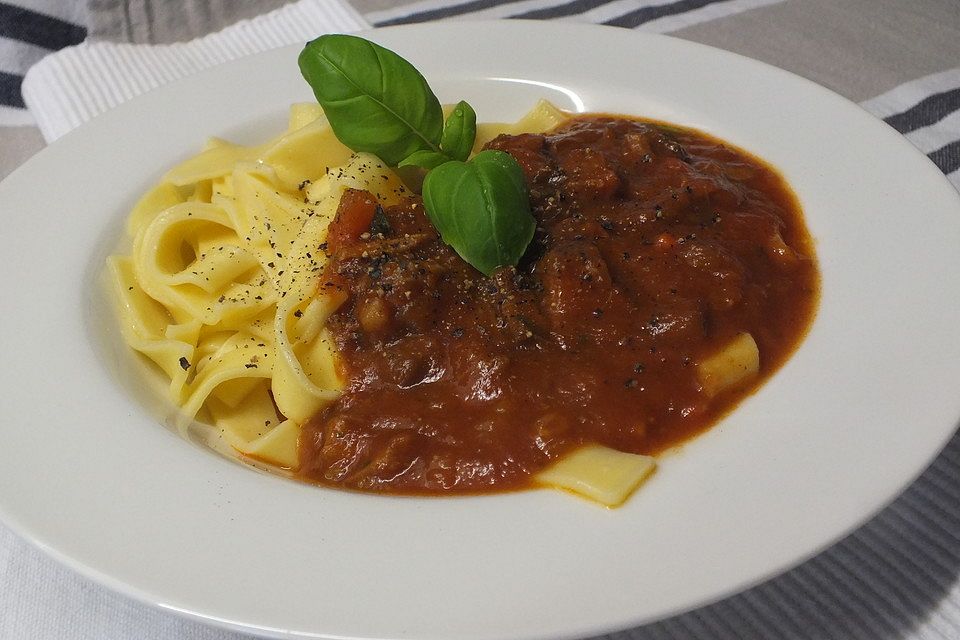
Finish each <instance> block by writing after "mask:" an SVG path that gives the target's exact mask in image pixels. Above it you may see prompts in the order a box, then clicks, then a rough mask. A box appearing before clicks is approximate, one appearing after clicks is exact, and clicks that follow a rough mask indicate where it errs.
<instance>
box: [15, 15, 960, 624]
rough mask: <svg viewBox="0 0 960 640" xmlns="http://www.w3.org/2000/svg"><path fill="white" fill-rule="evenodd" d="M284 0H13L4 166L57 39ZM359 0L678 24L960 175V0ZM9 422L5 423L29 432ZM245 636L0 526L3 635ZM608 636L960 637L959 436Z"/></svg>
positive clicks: (197, 28)
mask: <svg viewBox="0 0 960 640" xmlns="http://www.w3.org/2000/svg"><path fill="white" fill-rule="evenodd" d="M283 4H284V2H283V1H282V0H256V1H255V2H232V1H230V0H207V1H203V2H201V1H200V0H170V1H167V2H163V1H161V0H152V1H151V0H88V2H86V3H83V2H57V1H56V0H12V1H10V0H8V1H3V0H0V177H2V176H3V175H6V174H7V173H9V172H10V171H12V170H13V169H14V168H15V167H17V166H19V165H20V164H21V163H22V162H24V161H25V160H26V159H27V158H29V156H31V155H32V154H33V153H36V152H37V151H38V150H40V149H41V148H42V147H43V146H44V140H43V137H42V136H41V134H40V132H39V130H38V129H37V128H36V127H35V126H33V125H32V118H31V115H30V113H29V112H28V111H27V110H26V109H25V106H24V104H23V101H22V98H21V97H20V92H19V89H20V84H21V82H22V78H23V74H24V73H25V71H26V70H27V68H28V67H29V66H30V65H32V64H33V63H35V62H36V61H38V60H39V59H41V58H42V57H43V56H44V55H46V54H48V53H49V52H50V51H51V50H54V49H59V48H61V47H64V46H69V45H72V44H76V43H79V42H81V41H83V40H84V39H86V38H89V39H90V40H107V41H113V42H129V43H136V44H156V43H168V42H179V41H185V40H189V39H191V38H194V37H198V36H202V35H204V34H207V33H210V32H212V31H215V30H217V29H220V28H222V27H225V26H227V25H230V24H233V23H235V22H236V21H238V20H241V19H245V18H250V17H252V16H255V15H258V14H260V13H263V12H265V11H269V10H271V9H273V8H276V7H279V6H281V5H283ZM351 4H352V5H353V6H354V7H355V8H356V9H357V10H358V11H359V12H360V13H361V14H363V15H364V17H365V18H366V19H367V20H368V21H369V22H370V23H371V24H373V25H377V26H379V25H387V24H399V23H404V22H418V21H427V20H438V19H448V20H462V19H475V18H511V17H514V18H515V17H525V18H534V19H561V20H576V21H584V22H595V23H607V24H615V25H617V26H623V27H626V28H637V29H644V30H649V31H657V32H661V33H669V34H671V35H673V36H676V37H680V38H685V39H688V40H693V41H696V42H701V43H705V44H710V45H713V46H717V47H720V48H723V49H728V50H731V51H736V52H738V53H742V54H744V55H747V56H750V57H752V58H756V59H759V60H763V61H765V62H769V63H771V64H774V65H776V66H778V67H781V68H784V69H787V70H790V71H793V72H794V73H798V74H799V75H802V76H805V77H807V78H810V79H811V80H814V81H816V82H818V83H820V84H823V85H824V86H827V87H829V88H830V89H833V90H834V91H836V92H837V93H840V94H841V95H844V96H846V97H847V98H850V99H851V100H854V101H856V102H859V103H861V104H862V105H863V106H864V107H865V108H867V109H868V110H870V111H872V112H873V113H874V114H875V115H878V116H879V117H882V118H884V119H885V120H887V122H888V123H889V124H891V125H892V126H894V127H896V128H897V129H898V130H900V131H901V132H903V133H904V134H905V135H906V136H907V137H908V139H910V140H911V141H912V142H913V143H914V144H916V145H917V146H918V147H920V148H921V149H922V150H923V151H924V152H925V153H927V154H928V155H929V156H930V157H931V159H932V160H934V162H936V163H937V164H938V166H940V168H941V169H942V170H943V171H944V172H945V173H946V174H947V175H948V176H949V177H950V178H951V180H952V181H953V183H954V185H956V186H960V3H958V2H956V1H955V0H919V1H917V2H908V1H906V0H904V1H897V0H840V1H831V0H675V1H673V2H670V1H664V0H652V1H651V0H610V1H605V0H513V1H503V0H467V1H464V0H425V1H421V2H394V1H391V0H353V1H352V3H351ZM919 208H921V207H918V209H919ZM0 216H2V212H0ZM6 418H7V420H8V421H7V422H5V423H3V424H0V429H9V428H15V427H16V425H15V424H14V422H13V421H12V420H10V419H9V417H6ZM905 428H909V425H905ZM39 472H42V469H39V468H38V473H39ZM241 637H243V636H242V635H240V634H237V633H232V632H226V631H222V630H219V629H214V628H211V627H207V626H205V625H202V624H199V623H195V622H191V621H186V620H183V619H180V618H178V617H175V616H173V615H171V614H168V613H166V612H163V611H159V610H156V609H153V608H151V607H148V606H145V605H142V604H139V603H136V602H133V601H131V600H128V599H127V598H125V597H123V596H119V595H116V594H114V593H112V592H110V591H107V590H105V589H103V588H101V587H99V586H98V585H95V584H93V583H91V582H89V581H87V580H86V579H84V578H82V577H80V576H78V575H76V574H74V573H73V572H71V571H70V570H69V569H66V568H64V567H62V566H60V565H59V564H57V563H55V562H54V561H53V560H51V559H50V558H48V557H47V556H45V555H44V554H43V553H41V552H40V551H39V550H36V549H34V548H33V547H31V546H29V545H28V544H26V543H25V542H23V541H21V540H19V539H18V538H17V537H16V536H14V534H12V533H11V532H10V531H9V530H7V529H5V528H4V527H3V526H2V525H0V639H7V638H33V639H46V638H50V639H53V638H58V639H59V638H65V639H68V640H72V639H74V638H82V639H86V638H91V639H93V638H96V639H103V638H123V639H126V638H131V639H132V638H137V639H145V640H149V639H154V638H156V639H161V638H163V639H168V638H186V639H189V640H213V639H216V640H227V639H238V638H241ZM607 638H608V640H626V639H628V638H630V639H633V640H647V639H651V640H652V639H661V638H758V639H759V638H843V639H846V638H851V639H852V638H858V639H859V638H862V639H869V640H877V639H890V640H892V639H906V638H910V639H911V640H912V639H928V638H930V639H934V638H937V639H960V438H958V437H955V438H954V439H953V440H952V441H951V442H950V444H949V445H948V446H947V448H946V450H945V451H944V452H943V453H942V454H941V455H940V456H939V457H938V458H937V460H936V461H935V462H934V463H933V465H932V466H931V467H930V468H929V469H928V470H927V471H926V472H925V473H924V474H923V476H922V477H921V478H920V479H919V480H918V481H917V482H916V483H914V484H913V485H912V486H911V487H910V488H909V489H908V490H907V491H906V492H905V493H904V494H903V495H902V496H901V497H900V498H898V499H897V500H896V501H895V502H894V503H893V504H892V505H890V506H889V507H888V508H887V509H885V510H884V511H883V512H882V513H881V514H880V515H878V516H877V517H876V518H874V519H873V520H872V521H871V522H870V523H868V524H867V525H865V526H864V527H862V528H861V529H859V530H857V531H856V532H854V533H853V534H852V535H851V536H849V537H848V538H847V539H845V540H844V541H842V542H840V543H839V544H837V545H835V546H834V547H832V548H830V549H829V550H827V551H825V552H824V553H822V554H820V555H818V556H817V557H815V558H814V559H812V560H810V561H808V562H806V563H805V564H803V565H801V566H800V567H797V568H796V569H794V570H792V571H790V572H788V573H787V574H785V575H783V576H780V577H779V578H776V579H774V580H771V581H769V582H767V583H765V584H763V585H761V586H759V587H756V588H754V589H751V590H749V591H747V592H745V593H742V594H740V595H737V596H734V597H732V598H728V599H726V600H723V601H721V602H719V603H716V604H714V605H711V606H708V607H704V608H701V609H698V610H696V611H692V612H689V613H686V614H683V615H680V616H677V617H674V618H671V619H668V620H665V621H662V622H659V623H655V624H652V625H647V626H644V627H640V628H637V629H632V630H628V631H624V632H621V633H618V634H613V635H610V636H607Z"/></svg>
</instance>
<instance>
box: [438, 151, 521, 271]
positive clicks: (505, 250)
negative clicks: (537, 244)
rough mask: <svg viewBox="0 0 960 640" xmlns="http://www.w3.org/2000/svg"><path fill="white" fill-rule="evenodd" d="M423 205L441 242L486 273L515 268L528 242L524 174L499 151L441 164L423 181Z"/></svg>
mask: <svg viewBox="0 0 960 640" xmlns="http://www.w3.org/2000/svg"><path fill="white" fill-rule="evenodd" d="M423 202H424V205H425V207H426V210H427V215H428V216H429V218H430V221H431V222H432V223H433V226H435V227H436V228H437V231H439V232H440V237H441V238H443V241H444V242H446V243H447V244H449V245H450V246H451V247H453V249H454V250H455V251H456V252H457V253H458V254H460V257H461V258H463V259H464V260H466V261H467V262H468V263H470V264H471V265H473V266H474V267H476V268H477V269H478V270H479V271H482V272H483V273H484V274H486V275H490V274H491V273H493V271H494V270H495V269H497V267H502V266H505V265H516V264H517V262H518V261H519V260H520V257H521V256H522V255H523V253H524V251H526V249H527V245H529V244H530V240H531V239H533V232H534V230H535V228H536V221H535V220H534V218H533V215H532V214H531V213H530V199H529V195H528V193H527V185H526V182H525V180H524V176H523V170H522V169H521V168H520V165H518V164H517V161H516V160H514V159H513V156H511V155H510V154H508V153H505V152H503V151H495V150H492V149H488V150H486V151H481V152H480V153H478V154H477V155H476V156H474V157H473V158H472V159H471V160H470V161H469V162H459V161H453V162H448V163H446V164H442V165H440V166H439V167H437V168H436V169H434V170H433V171H431V172H430V173H428V174H427V177H426V179H425V180H424V182H423Z"/></svg>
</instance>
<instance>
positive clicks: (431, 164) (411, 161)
mask: <svg viewBox="0 0 960 640" xmlns="http://www.w3.org/2000/svg"><path fill="white" fill-rule="evenodd" d="M444 162H450V158H448V157H447V156H445V155H443V154H442V153H437V152H436V151H414V152H413V153H411V154H410V155H409V156H407V157H406V158H404V159H403V160H401V161H400V163H399V164H398V165H397V166H398V167H423V168H424V169H427V170H428V171H429V170H430V169H436V168H437V167H439V166H440V165H442V164H443V163H444Z"/></svg>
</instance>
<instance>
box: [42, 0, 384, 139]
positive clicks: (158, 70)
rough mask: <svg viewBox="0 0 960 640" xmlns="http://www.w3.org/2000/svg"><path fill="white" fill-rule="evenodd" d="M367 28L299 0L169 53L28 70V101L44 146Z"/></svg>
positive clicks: (81, 49) (122, 49) (95, 49)
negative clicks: (241, 62) (178, 86)
mask: <svg viewBox="0 0 960 640" xmlns="http://www.w3.org/2000/svg"><path fill="white" fill-rule="evenodd" d="M369 26H370V25H369V23H367V22H366V21H365V20H364V19H363V18H362V17H361V16H360V14H359V13H357V12H356V10H354V9H353V8H352V7H351V6H350V5H348V4H347V3H346V2H343V1H342V0H299V2H294V3H292V4H289V5H286V6H284V7H281V8H280V9H276V10H275V11H271V12H270V13H266V14H263V15H261V16H257V17H256V18H253V19H252V20H244V21H242V22H238V23H237V24H234V25H232V26H229V27H227V28H226V29H223V30H222V31H218V32H217V33H212V34H210V35H207V36H204V37H202V38H197V39H196V40H191V41H190V42H185V43H177V44H168V45H137V44H116V43H112V42H96V43H86V42H85V43H83V44H80V45H77V46H75V47H68V48H66V49H62V50H61V51H59V52H57V53H55V54H52V55H49V56H47V57H46V58H44V59H43V60H41V61H40V62H39V63H37V64H36V65H34V66H33V67H31V68H30V70H29V71H28V72H27V74H26V77H25V78H24V81H23V99H24V102H26V104H27V107H28V108H29V109H30V111H31V113H32V114H33V116H34V117H35V118H36V121H37V126H38V127H39V128H40V132H41V133H42V134H43V137H44V138H46V140H47V142H52V141H53V140H56V139H57V138H59V137H60V136H62V135H63V134H65V133H67V132H68V131H70V130H71V129H73V128H74V127H77V126H79V125H81V124H83V123H84V122H86V121H87V120H89V119H91V118H93V117H94V116H96V115H98V114H100V113H103V112H104V111H107V110H108V109H111V108H113V107H115V106H117V105H118V104H120V103H121V102H124V101H126V100H129V99H130V98H132V97H134V96H136V95H139V94H141V93H143V92H145V91H149V90H150V89H153V88H156V87H159V86H160V85H162V84H165V83H167V82H170V81H171V80H176V79H178V78H182V77H184V76H188V75H191V74H193V73H196V72H197V71H200V70H201V69H206V68H208V67H213V66H216V65H218V64H221V63H223V62H226V61H227V60H233V59H235V58H240V57H243V56H245V55H249V54H251V53H257V52H259V51H266V50H267V49H274V48H276V47H280V46H283V45H287V44H292V43H295V42H306V41H307V40H311V39H313V38H315V37H317V35H319V34H321V33H333V32H338V33H342V32H351V31H359V30H361V29H366V28H368V27H369Z"/></svg>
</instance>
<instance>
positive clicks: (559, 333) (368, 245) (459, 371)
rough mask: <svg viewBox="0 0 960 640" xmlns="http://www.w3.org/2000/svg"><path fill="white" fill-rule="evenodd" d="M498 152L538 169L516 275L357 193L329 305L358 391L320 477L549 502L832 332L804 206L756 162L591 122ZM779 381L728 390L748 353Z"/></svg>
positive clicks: (321, 455)
mask: <svg viewBox="0 0 960 640" xmlns="http://www.w3.org/2000/svg"><path fill="white" fill-rule="evenodd" d="M487 146H488V147H489V148H496V149H500V150H503V151H506V152H508V153H510V154H512V155H513V156H514V157H515V158H516V159H517V160H518V161H519V163H520V165H521V166H522V168H523V170H524V172H525V175H526V178H527V182H528V187H529V191H530V195H531V204H532V209H533V212H534V215H535V217H536V219H537V224H538V226H537V231H536V235H535V237H534V240H533V243H532V244H531V246H530V248H529V250H528V251H527V254H526V255H525V256H524V258H523V259H522V260H521V262H520V264H519V265H518V266H517V267H516V268H501V269H499V270H498V271H496V272H495V273H494V274H493V275H492V276H491V277H489V278H487V277H484V276H482V275H481V274H480V273H479V272H477V271H476V270H474V269H472V268H471V267H470V266H469V265H467V264H466V263H464V262H463V261H462V260H461V259H460V258H459V257H458V256H457V255H456V254H455V253H454V252H453V251H452V250H451V249H450V248H449V247H448V246H446V245H445V244H444V243H443V242H442V240H441V239H440V238H439V236H438V235H437V233H436V231H435V230H434V229H433V227H432V226H431V225H430V223H429V221H428V220H427V217H426V215H425V213H424V210H423V205H422V202H421V201H420V200H419V198H417V197H409V198H407V199H405V200H403V201H402V202H400V203H399V204H395V205H392V206H386V207H382V206H380V205H379V204H378V202H377V201H376V198H375V197H374V196H373V195H371V194H369V193H366V192H363V191H348V192H347V193H346V195H345V196H344V198H343V200H342V202H341V204H340V207H339V210H338V212H337V216H336V218H335V219H334V221H333V223H332V224H331V226H330V229H329V232H328V242H327V244H326V246H325V249H326V253H327V256H328V262H327V263H326V266H325V268H324V272H323V278H322V281H323V282H322V288H321V291H326V292H327V293H331V294H336V295H340V296H343V295H344V294H345V295H346V299H345V302H343V304H342V305H341V306H340V307H339V308H338V309H337V310H336V311H335V312H334V313H333V314H332V315H331V316H330V318H329V319H328V321H327V327H328V329H329V331H330V334H331V336H332V339H333V341H334V342H335V345H336V350H337V353H338V358H339V366H340V369H341V374H342V376H343V377H344V378H345V379H346V387H345V389H344V390H343V393H342V394H341V395H340V396H339V399H337V400H336V401H335V402H333V403H332V404H331V405H330V406H328V407H327V408H325V409H324V410H322V411H320V412H319V413H317V414H316V415H314V417H313V418H312V419H310V420H309V421H308V422H307V423H306V424H305V425H304V427H303V430H302V432H301V435H300V440H299V465H300V467H299V471H298V472H297V474H298V475H299V477H301V478H303V479H306V480H309V481H312V482H318V483H322V484H329V485H336V486H340V487H347V488H352V489H360V490H371V491H384V492H396V493H414V494H423V493H427V494H439V493H450V492H454V493H456V492H459V493H476V492H482V491H489V490H506V489H516V488H523V487H526V486H529V485H530V484H531V482H532V478H533V477H534V476H535V474H536V473H537V472H538V471H540V470H542V469H544V468H545V467H547V466H548V465H550V464H551V463H552V462H554V461H556V460H558V459H559V458H562V457H563V456H564V455H566V454H567V453H569V452H571V451H572V450H574V449H576V448H577V447H579V446H581V445H584V444H589V443H596V444H600V445H604V446H608V447H611V448H613V449H617V450H620V451H627V452H633V453H642V454H651V453H656V452H659V451H662V450H664V449H665V448H668V447H671V446H674V445H676V444H678V443H681V442H683V441H684V440H685V439H687V438H689V437H691V436H693V435H695V434H697V433H699V432H700V431H702V430H703V429H705V428H707V427H708V426H710V425H711V424H712V423H714V422H715V421H716V420H718V419H719V417H721V416H722V415H723V414H724V413H726V412H727V411H729V410H730V409H731V408H732V407H733V406H735V405H736V404H737V403H738V402H739V401H740V400H741V399H742V398H743V397H744V396H745V395H747V394H749V393H750V392H751V391H752V390H754V389H755V388H756V387H757V386H758V385H759V384H761V383H762V381H763V380H764V379H765V378H767V377H768V376H770V375H771V374H772V373H773V372H774V371H775V370H776V369H777V368H778V367H779V366H780V365H781V364H782V363H783V362H784V361H785V360H786V358H787V357H788V356H789V355H790V353H791V352H792V351H793V349H794V348H795V347H796V346H797V344H798V343H799V341H800V339H801V338H802V336H803V334H804V333H805V331H806V329H807V327H808V325H809V324H810V322H811V319H812V317H813V314H814V310H815V306H816V301H817V297H818V282H819V280H818V278H819V276H818V272H817V267H816V261H815V257H814V253H813V249H812V242H811V239H810V237H809V235H808V233H807V231H806V229H805V227H804V224H803V220H802V216H801V212H800V210H799V208H798V206H797V203H796V200H795V199H794V197H793V195H792V194H791V192H790V190H789V189H788V187H787V186H786V185H785V184H784V182H783V180H782V179H781V178H780V176H779V175H778V174H777V173H776V172H775V171H774V170H773V169H771V168H770V167H769V166H767V165H766V164H764V163H763V162H762V161H760V160H758V159H757V158H754V157H753V156H751V155H749V154H747V153H745V152H743V151H741V150H738V149H736V148H734V147H732V146H730V145H728V144H725V143H724V142H722V141H720V140H717V139H714V138H711V137H709V136H706V135H704V134H702V133H699V132H696V131H692V130H687V129H682V128H677V127H673V126H667V125H663V124H658V123H652V122H645V121H640V120H633V119H627V118H622V117H608V116H596V115H591V116H582V117H578V118H575V119H573V120H571V121H570V122H568V123H567V124H565V125H562V126H561V127H560V128H559V129H557V130H555V131H552V132H550V133H547V134H521V135H502V136H499V137H498V138H496V139H494V140H493V141H491V142H490V143H489V144H488V145H487ZM744 335H746V336H749V338H750V343H751V344H755V345H756V346H755V350H756V351H758V352H759V371H758V372H757V373H756V374H755V375H751V376H748V377H746V378H744V379H743V380H737V381H736V383H735V384H729V385H726V386H721V387H718V388H712V387H711V384H710V383H709V381H708V380H707V379H706V378H705V377H704V371H705V370H706V369H707V365H708V363H709V362H710V361H711V358H713V357H714V356H715V354H717V353H718V352H720V351H722V350H723V349H724V348H725V346H726V345H730V344H732V343H734V342H736V341H737V340H738V339H739V337H742V336H744Z"/></svg>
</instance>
